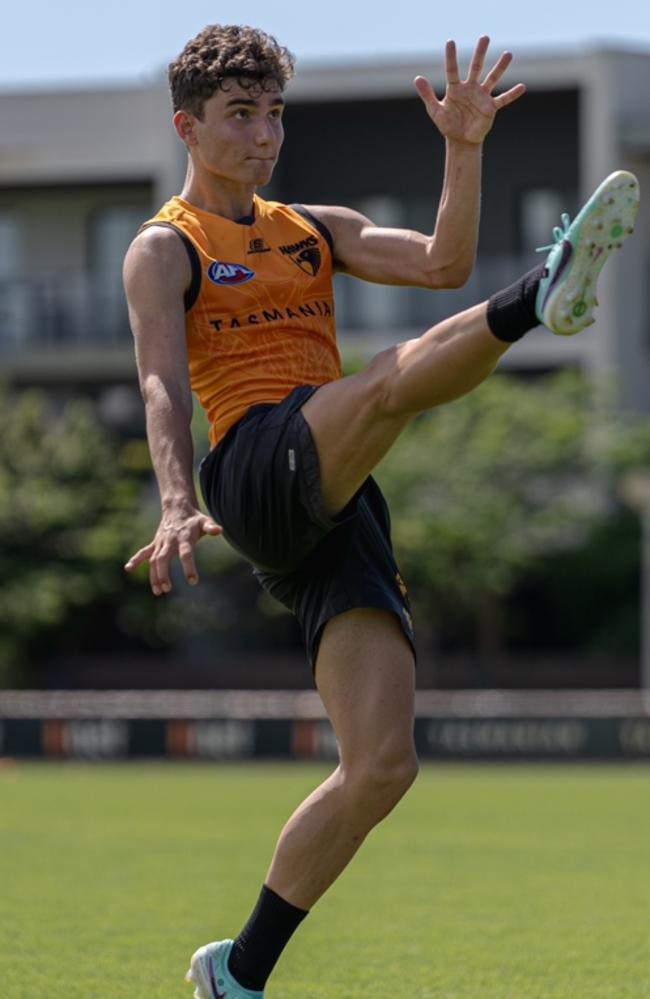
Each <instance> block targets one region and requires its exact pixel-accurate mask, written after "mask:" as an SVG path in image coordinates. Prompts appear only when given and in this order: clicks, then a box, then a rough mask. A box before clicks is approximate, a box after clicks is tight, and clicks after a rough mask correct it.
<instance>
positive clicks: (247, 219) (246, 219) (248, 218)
mask: <svg viewBox="0 0 650 999" xmlns="http://www.w3.org/2000/svg"><path fill="white" fill-rule="evenodd" d="M172 201H178V202H179V203H180V204H181V205H183V207H184V208H188V209H189V210H190V211H192V212H198V213H199V214H200V215H207V216H208V217H209V218H211V219H219V220H220V221H222V222H232V224H233V225H244V226H246V225H248V226H250V225H254V224H255V222H256V221H257V216H258V214H259V211H256V209H258V206H259V201H260V199H259V198H258V196H257V194H254V195H253V214H252V215H242V217H241V218H238V219H229V218H228V217H227V216H226V215H217V213H216V212H209V211H207V209H205V208H199V206H198V205H195V204H193V203H192V202H191V201H187V200H186V199H185V198H181V196H180V194H174V195H172Z"/></svg>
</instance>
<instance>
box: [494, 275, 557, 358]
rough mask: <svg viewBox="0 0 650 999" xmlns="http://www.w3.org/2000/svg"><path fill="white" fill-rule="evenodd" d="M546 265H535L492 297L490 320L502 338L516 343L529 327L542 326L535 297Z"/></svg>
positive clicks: (498, 337) (496, 332)
mask: <svg viewBox="0 0 650 999" xmlns="http://www.w3.org/2000/svg"><path fill="white" fill-rule="evenodd" d="M544 267H545V265H544V264H540V265H538V266H537V267H533V269H532V271H528V273H527V274H524V276H523V277H521V278H519V280H518V281H515V283H514V284H511V285H510V286H509V287H508V288H504V290H503V291H498V292H497V293H496V295H492V297H491V298H490V299H489V301H488V308H487V323H488V326H489V327H490V329H491V331H492V333H494V335H495V337H496V338H497V339H498V340H505V342H506V343H514V342H515V340H520V339H521V338H522V336H523V335H524V333H527V332H528V330H532V328H533V327H534V326H539V319H538V318H537V316H536V314H535V299H536V298H537V289H538V288H539V282H540V281H541V279H542V278H543V277H544Z"/></svg>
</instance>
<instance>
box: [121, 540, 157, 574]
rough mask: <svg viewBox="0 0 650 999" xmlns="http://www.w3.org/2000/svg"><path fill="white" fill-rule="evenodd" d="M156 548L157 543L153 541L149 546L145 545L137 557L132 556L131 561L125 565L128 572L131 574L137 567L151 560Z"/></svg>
mask: <svg viewBox="0 0 650 999" xmlns="http://www.w3.org/2000/svg"><path fill="white" fill-rule="evenodd" d="M155 547H156V542H155V541H151V542H150V543H149V544H148V545H145V546H144V548H141V549H140V550H139V551H137V552H136V553H135V555H132V556H131V558H130V559H129V561H128V562H126V563H125V565H124V568H125V569H126V571H127V572H131V571H132V570H133V569H135V568H136V566H138V565H140V563H141V562H145V561H146V560H147V559H148V558H150V556H151V554H152V552H153V550H154V548H155Z"/></svg>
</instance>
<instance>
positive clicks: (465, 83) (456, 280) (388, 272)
mask: <svg viewBox="0 0 650 999" xmlns="http://www.w3.org/2000/svg"><path fill="white" fill-rule="evenodd" d="M488 45H489V38H488V37H487V36H486V35H484V36H483V37H481V38H480V39H479V41H478V43H477V45H476V49H475V50H474V55H473V57H472V61H471V63H470V68H469V72H468V74H467V78H466V79H465V80H461V79H460V76H459V71H458V61H457V57H456V46H455V43H454V42H452V41H450V42H447V46H446V50H445V71H446V76H447V89H446V92H445V96H444V98H443V99H442V100H440V101H439V100H438V98H437V97H436V95H435V93H434V92H433V89H432V87H431V84H430V83H429V82H428V80H426V79H425V78H424V77H422V76H418V77H416V79H415V86H416V89H417V91H418V93H419V94H420V97H421V98H422V100H423V102H424V104H425V107H426V109H427V113H428V114H429V117H430V118H431V120H432V121H433V123H434V124H435V125H436V127H437V129H438V131H439V132H440V133H441V135H443V136H444V138H445V143H446V159H445V176H444V182H443V189H442V194H441V198H440V203H439V207H438V215H437V219H436V225H435V229H434V232H433V234H432V235H424V234H423V233H419V232H414V231H411V230H406V229H385V228H381V227H379V226H375V225H374V223H372V222H371V221H370V219H367V218H365V216H363V215H361V214H360V213H359V212H355V211H353V210H351V209H349V208H327V207H322V206H320V207H311V208H310V211H312V212H313V213H314V215H316V217H317V218H319V219H320V220H321V221H322V222H323V223H324V224H325V225H327V226H328V228H329V229H330V231H331V233H332V237H333V240H334V248H335V254H336V259H337V265H338V267H339V269H340V270H342V271H344V272H346V273H348V274H352V275H353V276H354V277H360V278H364V279H365V280H367V281H376V282H380V283H382V284H403V285H416V286H420V287H428V288H455V287H459V286H460V285H462V284H464V283H465V281H466V280H467V278H468V277H469V275H470V274H471V271H472V267H473V265H474V257H475V254H476V244H477V238H478V219H479V209H480V186H481V154H482V148H483V140H484V139H485V136H486V135H487V134H488V132H489V131H490V129H491V127H492V124H493V122H494V118H495V115H496V113H497V111H498V110H499V109H500V108H502V107H505V106H506V105H508V104H512V102H513V101H516V100H517V99H518V98H519V97H521V95H522V94H523V93H524V91H525V87H524V85H523V84H521V83H520V84H517V85H516V86H515V87H512V88H511V89H510V90H507V91H506V92H505V93H503V94H500V95H499V96H498V97H493V96H492V91H493V90H494V88H495V86H496V85H497V83H498V82H499V80H500V79H501V77H502V76H503V74H504V73H505V71H506V69H507V67H508V66H509V64H510V62H511V61H512V56H511V55H510V53H508V52H504V53H503V55H502V56H500V58H499V59H498V60H497V62H496V63H495V65H494V66H493V67H492V69H491V70H490V72H489V73H488V74H487V75H486V77H485V79H484V80H483V81H482V82H481V81H480V78H481V73H482V72H483V64H484V61H485V56H486V53H487V49H488Z"/></svg>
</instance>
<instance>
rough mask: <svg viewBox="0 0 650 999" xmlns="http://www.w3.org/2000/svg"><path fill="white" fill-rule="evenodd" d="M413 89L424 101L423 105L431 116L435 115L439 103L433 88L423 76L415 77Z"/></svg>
mask: <svg viewBox="0 0 650 999" xmlns="http://www.w3.org/2000/svg"><path fill="white" fill-rule="evenodd" d="M413 82H414V83H415V89H416V90H417V92H418V94H419V95H420V97H421V98H422V100H423V101H424V104H425V106H426V108H427V110H428V111H429V113H430V114H431V115H435V113H436V111H437V110H438V108H439V107H440V101H439V100H438V98H437V97H436V95H435V93H434V90H433V87H432V86H431V84H430V83H429V81H428V80H427V78H426V77H425V76H416V77H415V80H414V81H413Z"/></svg>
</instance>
